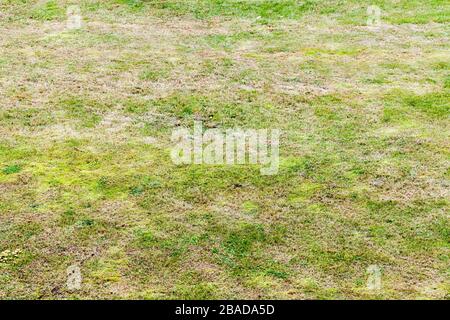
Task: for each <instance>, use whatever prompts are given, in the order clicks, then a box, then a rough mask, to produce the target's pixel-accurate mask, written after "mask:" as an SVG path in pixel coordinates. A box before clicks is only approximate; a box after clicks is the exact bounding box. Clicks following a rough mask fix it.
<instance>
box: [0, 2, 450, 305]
mask: <svg viewBox="0 0 450 320" xmlns="http://www.w3.org/2000/svg"><path fill="white" fill-rule="evenodd" d="M74 4H75V5H78V6H79V13H80V15H81V17H82V26H81V28H75V29H72V28H68V27H67V8H68V6H70V5H74ZM369 6H376V7H377V8H379V9H380V12H381V15H380V20H379V22H380V23H379V24H372V25H371V24H369V25H368V23H367V22H368V13H367V12H368V11H367V8H368V7H369ZM449 36H450V4H449V2H448V1H445V0H421V1H419V0H410V1H408V0H397V1H382V0H372V1H357V0H348V1H344V0H328V1H325V0H304V1H295V0H284V1H282V0H247V1H244V0H185V1H182V0H178V1H176V0H146V1H145V0H142V1H140V0H104V1H100V0H80V1H65V0H62V1H54V0H50V1H46V0H43V1H28V0H1V1H0V93H1V94H0V298H2V299H23V298H26V299H448V298H449V297H450V280H449V279H450V262H449V255H450V219H449V218H450V214H449V212H450V210H449V209H450V206H449V198H450V197H449V193H450V192H449V191H450V180H449V178H450V169H449V164H450V139H449V138H450V117H449V116H450V45H449ZM194 120H197V121H202V123H203V126H204V127H205V128H216V129H219V130H226V129H231V128H243V129H279V130H280V131H281V132H282V135H281V139H280V147H279V151H280V164H279V171H278V173H277V174H275V175H269V176H266V175H261V174H260V170H259V169H260V168H259V166H258V165H250V164H242V165H225V164H224V165H205V164H184V165H177V164H174V163H173V161H172V160H171V157H170V152H171V148H172V141H171V135H172V132H173V130H175V129H176V128H179V127H186V128H192V127H193V124H194ZM71 266H72V267H73V266H76V267H77V268H79V270H80V272H81V276H82V282H81V287H80V288H78V289H74V290H72V289H70V288H68V286H67V284H66V282H67V277H68V274H67V270H68V268H71ZM371 270H378V272H379V277H381V278H380V281H381V286H380V287H377V288H372V287H370V286H368V285H367V283H368V279H370V277H371V276H373V275H371V272H373V271H371Z"/></svg>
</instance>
